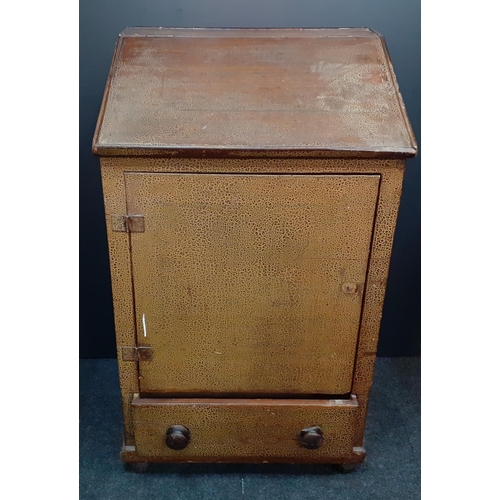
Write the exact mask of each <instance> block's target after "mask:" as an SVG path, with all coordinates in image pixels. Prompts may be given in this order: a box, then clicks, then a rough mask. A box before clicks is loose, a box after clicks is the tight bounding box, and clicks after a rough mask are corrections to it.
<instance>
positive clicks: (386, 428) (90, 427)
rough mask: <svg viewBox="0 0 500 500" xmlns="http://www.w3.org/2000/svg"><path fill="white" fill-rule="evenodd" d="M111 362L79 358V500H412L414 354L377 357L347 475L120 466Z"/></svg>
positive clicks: (416, 441) (416, 452)
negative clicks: (357, 462)
mask: <svg viewBox="0 0 500 500" xmlns="http://www.w3.org/2000/svg"><path fill="white" fill-rule="evenodd" d="M121 423H122V417H121V402H120V392H119V385H118V370H117V364H116V360H113V359H100V360H95V359H92V360H80V498H81V499H82V500H94V499H95V500H104V499H106V500H107V499H109V500H111V499H113V500H114V499H119V500H128V499H172V500H194V499H210V500H212V499H214V500H219V499H220V500H226V499H242V500H257V499H273V500H281V499H283V500H295V499H300V500H307V499H342V500H351V499H352V500H354V499H356V500H363V499H370V500H376V499H381V500H392V499H397V500H399V499H404V500H406V499H408V500H413V499H419V498H420V358H378V359H377V362H376V365H375V377H374V384H373V388H372V392H371V400H370V407H369V411H368V421H367V428H366V433H365V448H366V450H367V459H366V462H365V463H364V464H362V465H361V466H359V467H358V469H357V470H356V471H355V472H353V473H351V474H341V473H338V472H336V471H335V470H333V469H332V468H331V467H330V466H328V465H285V464H270V465H265V464H262V465H252V464H251V465H245V464H176V465H163V464H159V465H152V466H151V467H150V469H149V470H148V472H147V473H145V474H136V473H133V472H128V471H125V470H124V467H123V464H122V463H121V462H120V460H119V457H118V454H119V450H120V446H121V439H122V436H121Z"/></svg>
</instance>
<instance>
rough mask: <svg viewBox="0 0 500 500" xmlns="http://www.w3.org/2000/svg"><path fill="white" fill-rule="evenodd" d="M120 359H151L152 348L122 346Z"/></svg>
mask: <svg viewBox="0 0 500 500" xmlns="http://www.w3.org/2000/svg"><path fill="white" fill-rule="evenodd" d="M122 360H123V361H152V360H153V349H152V348H151V347H148V346H139V347H123V346H122Z"/></svg>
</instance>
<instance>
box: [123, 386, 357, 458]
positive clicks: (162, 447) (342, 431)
mask: <svg viewBox="0 0 500 500" xmlns="http://www.w3.org/2000/svg"><path fill="white" fill-rule="evenodd" d="M132 408H133V422H134V434H135V441H136V452H137V455H138V457H142V458H144V459H145V460H148V461H165V462H176V461H179V462H181V461H195V462H196V461H198V462H203V461H212V460H216V461H221V462H232V461H248V462H286V461H296V462H301V461H304V462H318V463H320V462H331V463H334V462H335V461H339V462H342V461H343V462H349V461H358V462H359V461H360V455H359V453H360V452H359V451H358V454H356V453H354V452H353V443H354V434H355V433H354V428H355V424H356V422H357V417H358V405H357V401H356V398H355V397H354V396H353V397H352V398H351V399H349V400H330V401H318V400H316V401H314V400H265V399H261V400H251V399H248V400H215V401H214V400H210V399H197V400H189V401H188V400H182V399H176V400H175V399H164V400H161V399H140V398H137V399H135V400H134V401H133V403H132ZM174 425H176V426H183V427H185V428H186V429H187V430H188V431H189V442H188V444H187V446H186V447H185V448H183V449H178V450H174V449H171V448H169V447H168V446H167V444H166V436H167V431H168V429H169V428H171V427H172V426H174ZM316 426H317V427H319V428H320V430H321V431H320V432H321V433H322V439H323V441H322V444H321V445H320V447H319V448H317V449H307V448H305V447H304V446H303V445H302V444H301V442H300V440H301V431H302V430H304V429H309V428H311V427H316ZM314 432H315V433H316V434H318V431H317V429H316V430H315V431H314ZM302 439H304V437H302Z"/></svg>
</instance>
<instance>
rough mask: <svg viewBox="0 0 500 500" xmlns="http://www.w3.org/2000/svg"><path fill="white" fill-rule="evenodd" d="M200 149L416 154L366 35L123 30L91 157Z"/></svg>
mask: <svg viewBox="0 0 500 500" xmlns="http://www.w3.org/2000/svg"><path fill="white" fill-rule="evenodd" d="M193 150H196V151H198V152H199V150H205V151H208V152H210V151H212V152H213V151H232V152H233V154H234V151H235V150H243V151H245V150H247V151H262V150H264V151H283V150H286V151H288V152H289V153H290V152H293V151H295V150H298V151H303V150H313V151H329V152H330V153H333V152H339V153H342V154H343V155H351V156H355V155H360V156H363V155H367V156H372V155H373V154H379V155H386V156H387V155H391V154H392V155H393V156H394V155H395V154H397V155H401V156H413V155H414V154H415V153H416V145H415V140H414V137H413V133H412V131H411V127H410V126H409V123H408V118H407V116H406V111H405V109H404V105H403V103H402V100H401V96H400V95H399V90H398V87H397V83H396V80H395V76H394V73H393V71H392V66H391V64H390V60H389V59H388V57H387V52H386V47H385V44H384V42H383V40H382V39H381V37H380V36H379V35H378V34H376V33H374V32H372V31H370V30H363V29H358V30H349V29H329V30H326V29H325V30H273V29H269V30H217V29H198V30H193V29H164V30H161V31H160V30H156V31H155V30H151V29H130V30H127V31H125V32H124V33H123V34H122V35H121V37H120V39H119V42H118V44H117V48H116V52H115V57H114V62H113V66H112V69H111V78H110V81H109V82H108V87H107V98H106V99H105V101H104V102H103V108H102V110H101V116H100V123H99V126H98V128H97V130H96V136H95V138H94V152H95V153H96V154H99V155H106V156H107V155H110V156H111V155H117V154H125V153H126V154H130V155H144V154H156V155H162V154H171V152H172V151H179V152H184V153H185V152H186V151H193ZM198 154H199V153H198Z"/></svg>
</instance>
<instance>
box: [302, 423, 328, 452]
mask: <svg viewBox="0 0 500 500" xmlns="http://www.w3.org/2000/svg"><path fill="white" fill-rule="evenodd" d="M323 441H324V439H323V431H322V430H321V427H318V426H315V427H308V428H307V429H302V431H301V432H300V444H301V445H302V446H303V447H304V448H307V449H309V450H317V449H318V448H319V447H320V446H321V445H322V444H323Z"/></svg>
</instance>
